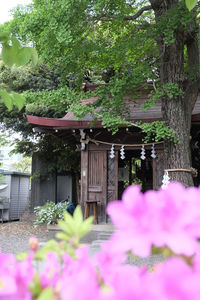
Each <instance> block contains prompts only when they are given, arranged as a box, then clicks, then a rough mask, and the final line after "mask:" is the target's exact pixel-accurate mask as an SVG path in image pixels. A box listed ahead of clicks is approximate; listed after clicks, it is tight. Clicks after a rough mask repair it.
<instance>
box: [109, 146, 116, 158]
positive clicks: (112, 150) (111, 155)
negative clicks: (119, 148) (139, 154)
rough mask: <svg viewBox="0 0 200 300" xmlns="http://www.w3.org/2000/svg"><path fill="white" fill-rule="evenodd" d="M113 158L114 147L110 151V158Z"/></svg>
mask: <svg viewBox="0 0 200 300" xmlns="http://www.w3.org/2000/svg"><path fill="white" fill-rule="evenodd" d="M114 157H115V150H114V145H112V147H111V149H110V158H114Z"/></svg>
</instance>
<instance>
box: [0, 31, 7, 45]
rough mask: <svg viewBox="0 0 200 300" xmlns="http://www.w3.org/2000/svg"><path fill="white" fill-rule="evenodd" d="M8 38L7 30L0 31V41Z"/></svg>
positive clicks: (5, 40)
mask: <svg viewBox="0 0 200 300" xmlns="http://www.w3.org/2000/svg"><path fill="white" fill-rule="evenodd" d="M8 40H9V32H7V31H5V32H0V42H2V43H4V42H7V41H8Z"/></svg>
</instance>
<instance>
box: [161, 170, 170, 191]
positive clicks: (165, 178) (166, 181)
mask: <svg viewBox="0 0 200 300" xmlns="http://www.w3.org/2000/svg"><path fill="white" fill-rule="evenodd" d="M169 183H170V177H169V173H168V171H165V173H164V176H163V180H162V186H161V188H162V189H166V188H167V186H168V184H169Z"/></svg>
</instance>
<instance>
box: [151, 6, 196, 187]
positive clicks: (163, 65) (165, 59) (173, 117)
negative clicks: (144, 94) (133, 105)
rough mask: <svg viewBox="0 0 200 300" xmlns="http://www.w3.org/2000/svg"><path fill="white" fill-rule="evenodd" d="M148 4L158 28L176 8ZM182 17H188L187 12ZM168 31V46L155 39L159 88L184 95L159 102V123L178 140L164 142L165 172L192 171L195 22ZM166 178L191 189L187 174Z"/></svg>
mask: <svg viewBox="0 0 200 300" xmlns="http://www.w3.org/2000/svg"><path fill="white" fill-rule="evenodd" d="M150 2H151V5H152V8H153V10H154V13H155V19H156V24H157V26H159V22H160V20H161V18H163V17H164V16H166V13H168V18H169V19H168V21H170V16H171V18H174V16H173V14H171V15H170V13H169V11H170V9H172V8H174V7H175V6H177V5H178V4H180V2H179V1H178V0H165V1H163V0H150ZM186 13H188V14H189V11H188V12H187V11H186ZM176 18H178V15H177V16H176ZM172 23H173V22H172ZM173 24H174V23H173ZM172 29H173V36H174V41H173V42H172V43H170V44H166V43H165V40H164V34H163V33H161V34H160V36H158V37H157V44H158V48H159V54H160V80H161V84H162V85H165V84H167V83H172V84H176V85H177V86H178V87H179V89H180V90H182V91H184V95H183V96H174V97H173V99H169V97H168V96H167V94H166V95H165V96H164V97H163V98H162V99H161V101H162V114H163V119H164V121H166V122H167V124H168V125H169V126H170V128H171V129H172V130H173V131H174V133H175V135H176V137H177V138H178V140H179V142H178V143H176V144H175V143H173V142H165V158H166V168H167V169H190V168H191V167H192V166H191V152H190V129H191V115H192V110H193V107H194V104H195V102H196V99H197V94H198V67H199V61H198V60H199V53H198V42H197V40H198V39H197V37H198V31H197V26H196V23H195V18H194V19H193V20H192V21H191V22H190V23H189V24H187V26H186V28H184V26H182V24H179V25H178V26H177V24H175V25H174V28H172ZM185 45H186V47H187V64H188V68H189V70H190V72H191V73H192V74H193V78H192V80H191V78H187V77H186V76H185V71H184V64H185V59H186V58H185V57H184V54H185V52H184V47H185ZM169 176H170V178H171V180H172V181H179V182H181V183H183V184H184V185H185V186H191V185H193V179H192V175H191V173H187V172H170V173H169Z"/></svg>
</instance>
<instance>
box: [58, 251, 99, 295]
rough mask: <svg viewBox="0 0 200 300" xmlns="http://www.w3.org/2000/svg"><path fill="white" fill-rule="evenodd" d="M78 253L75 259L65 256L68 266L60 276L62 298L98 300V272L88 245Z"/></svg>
mask: <svg viewBox="0 0 200 300" xmlns="http://www.w3.org/2000/svg"><path fill="white" fill-rule="evenodd" d="M76 255H77V259H75V260H72V259H70V258H69V257H68V256H65V261H66V266H65V269H64V270H63V274H62V275H61V278H60V286H61V300H74V299H78V300H90V299H91V300H93V299H96V300H98V299H99V293H100V286H99V281H98V274H97V270H96V268H95V266H94V264H93V262H92V260H91V258H90V257H89V255H88V247H87V246H84V247H81V248H80V249H78V250H77V252H76Z"/></svg>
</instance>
